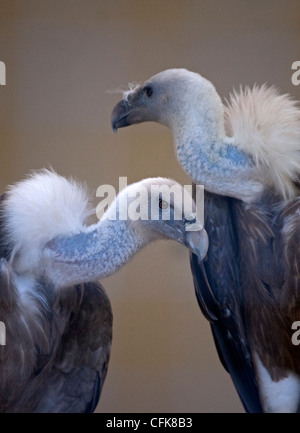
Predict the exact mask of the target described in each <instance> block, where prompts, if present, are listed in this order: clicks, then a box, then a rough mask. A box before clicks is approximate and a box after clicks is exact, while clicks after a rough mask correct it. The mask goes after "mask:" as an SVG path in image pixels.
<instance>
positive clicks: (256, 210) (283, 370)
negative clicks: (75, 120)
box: [112, 69, 300, 412]
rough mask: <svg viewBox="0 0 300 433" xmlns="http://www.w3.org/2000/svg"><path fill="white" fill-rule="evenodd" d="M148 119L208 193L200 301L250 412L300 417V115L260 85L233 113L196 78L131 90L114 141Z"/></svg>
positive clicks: (243, 93)
mask: <svg viewBox="0 0 300 433" xmlns="http://www.w3.org/2000/svg"><path fill="white" fill-rule="evenodd" d="M144 121H154V122H158V123H161V124H163V125H165V126H167V127H168V128H170V130H171V131H172V134H173V137H174V146H175V151H176V155H177V158H178V160H179V162H180V163H181V165H182V167H183V169H184V170H185V171H186V172H187V173H188V174H189V176H190V177H191V179H192V180H193V181H194V182H195V183H196V184H203V185H204V187H205V229H206V231H207V234H208V237H209V249H208V253H207V256H206V258H205V260H204V261H203V262H202V263H201V262H200V261H199V260H198V258H197V257H195V256H194V255H193V254H191V269H192V273H193V278H194V285H195V291H196V296H197V299H198V302H199V305H200V307H201V310H202V311H203V313H204V315H205V316H206V318H207V319H208V320H209V321H210V325H211V329H212V333H213V337H214V340H215V344H216V348H217V351H218V354H219V357H220V360H221V362H222V364H223V366H224V367H225V369H226V370H227V371H228V372H229V374H230V375H231V378H232V380H233V383H234V385H235V387H236V390H237V392H238V394H239V396H240V399H241V401H242V403H243V405H244V408H245V410H246V411H247V412H297V411H299V403H300V348H299V346H298V345H297V344H294V343H295V340H293V333H294V332H295V329H296V328H295V325H294V322H295V321H297V320H299V317H300V294H299V293H300V292H299V289H300V279H299V276H300V274H299V272H300V267H299V263H300V247H299V245H300V197H299V191H300V190H299V174H300V110H299V107H298V106H297V103H296V102H295V101H293V100H292V99H291V98H290V97H289V96H288V95H281V94H279V92H278V91H277V90H276V89H275V88H274V87H271V88H268V87H266V86H265V85H264V86H262V87H258V86H254V87H253V89H250V88H246V89H241V90H240V91H239V92H234V93H233V94H232V95H231V99H230V101H229V102H227V105H226V106H224V105H223V103H222V101H221V99H220V97H219V95H218V93H217V92H216V89H215V87H214V86H213V85H212V83H211V82H210V81H208V80H206V79H205V78H204V77H202V76H201V75H199V74H197V73H194V72H191V71H188V70H186V69H169V70H165V71H163V72H160V73H158V74H157V75H154V76H153V77H151V78H150V79H148V80H147V81H146V82H144V83H143V84H140V85H139V84H138V85H135V86H131V88H130V89H129V90H128V91H126V92H125V93H124V95H123V99H122V100H121V101H120V102H119V103H118V104H117V105H116V106H115V108H114V109H113V112H112V127H113V129H114V131H117V129H118V128H121V127H126V126H129V125H132V124H135V123H141V122H144Z"/></svg>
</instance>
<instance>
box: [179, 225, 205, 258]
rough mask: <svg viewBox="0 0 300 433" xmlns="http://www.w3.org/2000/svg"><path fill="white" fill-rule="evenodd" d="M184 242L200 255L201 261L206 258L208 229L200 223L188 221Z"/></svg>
mask: <svg viewBox="0 0 300 433" xmlns="http://www.w3.org/2000/svg"><path fill="white" fill-rule="evenodd" d="M184 243H185V245H186V246H187V247H188V248H189V250H190V251H191V252H192V253H194V254H196V255H197V256H198V258H199V260H200V261H202V260H204V259H205V257H206V254H207V251H208V247H209V239H208V235H207V232H206V230H205V229H204V228H203V226H202V225H201V224H200V223H197V222H196V223H186V230H185V237H184Z"/></svg>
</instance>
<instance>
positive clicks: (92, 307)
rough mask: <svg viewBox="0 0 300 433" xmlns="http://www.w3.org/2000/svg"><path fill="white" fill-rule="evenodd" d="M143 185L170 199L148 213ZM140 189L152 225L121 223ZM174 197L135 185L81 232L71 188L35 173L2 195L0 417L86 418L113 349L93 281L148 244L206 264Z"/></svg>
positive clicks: (101, 295) (80, 210)
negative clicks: (189, 253) (173, 248)
mask: <svg viewBox="0 0 300 433" xmlns="http://www.w3.org/2000/svg"><path fill="white" fill-rule="evenodd" d="M152 185H156V186H161V185H167V186H169V187H173V186H176V188H177V189H176V191H175V192H174V194H173V195H170V196H169V197H168V196H167V197H165V196H164V198H163V199H162V197H161V196H160V195H159V196H155V200H156V202H155V203H154V202H153V196H152V195H151V194H150V192H151V186H152ZM141 187H142V188H144V191H146V194H145V195H144V196H143V197H142V199H141V198H140V199H139V209H140V210H141V209H143V208H145V209H148V204H149V203H150V202H151V203H152V204H153V203H154V208H153V209H154V210H153V209H152V208H151V209H152V210H153V212H154V213H153V217H154V220H153V221H152V220H151V219H149V218H148V219H144V220H142V219H134V220H133V219H131V218H130V214H129V205H130V204H132V203H133V202H134V200H135V199H136V197H135V194H136V193H137V192H138V191H140V188H141ZM182 194H183V188H182V187H181V186H180V185H179V184H178V183H176V182H174V181H172V180H170V179H163V178H153V179H152V178H151V179H144V180H143V181H141V182H137V183H135V184H132V185H129V186H128V187H127V188H125V189H124V190H123V191H121V192H120V193H119V194H118V195H117V197H116V198H115V200H114V201H113V202H112V204H111V206H110V207H109V208H108V209H107V211H106V212H105V213H104V215H103V216H102V218H101V219H100V220H99V221H98V222H97V223H96V224H92V225H87V218H88V217H89V216H90V214H91V208H90V205H89V197H88V195H87V193H86V190H85V188H84V187H83V186H82V185H80V184H78V183H77V182H75V181H74V180H72V179H70V180H68V179H66V178H64V177H62V176H59V175H58V174H56V173H54V172H52V171H49V170H42V171H39V172H35V173H33V174H32V175H31V176H29V177H28V178H27V179H25V180H23V181H21V182H18V183H17V184H15V185H12V186H11V187H10V188H8V190H7V192H6V193H5V194H4V195H3V196H2V198H1V204H0V233H1V249H0V254H1V259H0V283H1V286H0V319H1V321H2V322H3V323H4V324H5V330H6V344H5V345H1V346H0V374H1V381H0V412H19V413H20V412H73V413H82V412H93V411H94V409H95V407H96V405H97V404H98V401H99V398H100V394H101V391H102V387H103V383H104V381H105V377H106V373H107V368H108V362H109V357H110V347H111V341H112V310H111V305H110V301H109V298H108V296H107V295H106V293H105V291H104V289H103V287H102V286H101V284H99V282H98V280H99V279H100V278H104V277H106V276H109V275H111V274H113V273H114V272H116V271H117V270H118V269H120V268H121V267H122V266H123V265H125V264H126V263H127V262H128V261H129V260H130V259H131V258H132V257H133V256H134V255H135V254H136V253H137V252H138V251H139V250H140V249H141V248H143V247H144V246H146V245H147V244H148V243H149V242H152V241H155V240H157V239H174V240H176V241H178V242H180V243H181V244H183V245H185V246H187V247H188V248H191V249H192V250H193V251H194V252H195V253H196V254H198V253H199V254H200V255H203V256H205V254H206V251H207V236H206V233H205V231H204V229H202V230H197V231H190V230H189V228H190V226H191V224H192V223H195V224H196V223H197V222H196V221H191V219H189V221H187V220H186V219H185V214H184V212H183V202H182V200H181V196H182ZM177 199H178V200H177ZM179 199H180V200H179ZM151 200H152V201H151ZM175 210H177V218H174V212H175ZM121 211H122V212H123V217H122V218H121V217H120V213H121ZM167 211H169V214H170V217H169V218H168V219H166V218H164V213H165V212H167ZM124 212H125V217H127V218H125V219H124ZM179 214H180V218H178V215H179ZM200 238H201V239H200ZM199 240H200V242H199ZM199 244H201V245H202V249H201V250H199V249H198V248H199ZM194 245H196V246H195V247H194Z"/></svg>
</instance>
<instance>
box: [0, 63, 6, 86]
mask: <svg viewBox="0 0 300 433" xmlns="http://www.w3.org/2000/svg"><path fill="white" fill-rule="evenodd" d="M5 85H6V66H5V63H4V62H1V61H0V86H5Z"/></svg>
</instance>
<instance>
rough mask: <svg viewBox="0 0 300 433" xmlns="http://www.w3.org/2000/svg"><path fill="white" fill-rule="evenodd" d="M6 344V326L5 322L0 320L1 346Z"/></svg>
mask: <svg viewBox="0 0 300 433" xmlns="http://www.w3.org/2000/svg"><path fill="white" fill-rule="evenodd" d="M5 345H6V328H5V323H4V322H0V346H5Z"/></svg>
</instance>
